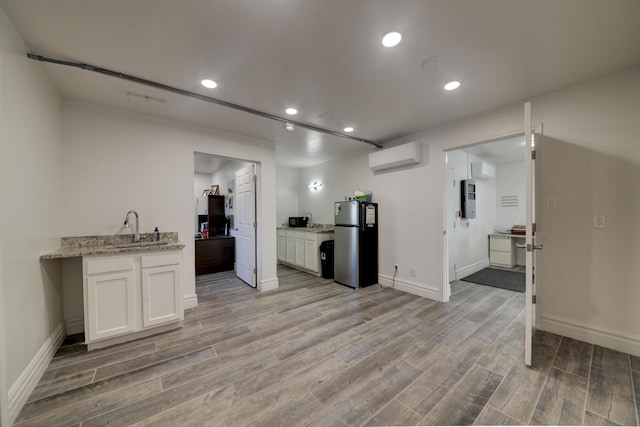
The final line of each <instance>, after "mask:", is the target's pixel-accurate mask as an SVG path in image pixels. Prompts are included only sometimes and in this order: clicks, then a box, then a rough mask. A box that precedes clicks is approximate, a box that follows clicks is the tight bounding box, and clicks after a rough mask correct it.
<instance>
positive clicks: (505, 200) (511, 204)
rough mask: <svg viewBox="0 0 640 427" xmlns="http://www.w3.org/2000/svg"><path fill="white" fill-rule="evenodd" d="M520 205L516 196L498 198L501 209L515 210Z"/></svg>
mask: <svg viewBox="0 0 640 427" xmlns="http://www.w3.org/2000/svg"><path fill="white" fill-rule="evenodd" d="M519 205H520V202H519V197H518V196H500V207H501V208H517V207H518V206H519Z"/></svg>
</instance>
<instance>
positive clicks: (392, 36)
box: [382, 31, 402, 47]
mask: <svg viewBox="0 0 640 427" xmlns="http://www.w3.org/2000/svg"><path fill="white" fill-rule="evenodd" d="M400 40H402V34H400V33H396V32H395V31H394V32H392V33H389V34H386V35H385V36H384V37H383V38H382V45H383V46H386V47H393V46H397V45H398V43H400Z"/></svg>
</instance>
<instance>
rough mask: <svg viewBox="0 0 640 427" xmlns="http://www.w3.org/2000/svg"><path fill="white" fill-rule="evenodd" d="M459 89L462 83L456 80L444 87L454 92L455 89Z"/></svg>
mask: <svg viewBox="0 0 640 427" xmlns="http://www.w3.org/2000/svg"><path fill="white" fill-rule="evenodd" d="M459 87H460V82H458V81H455V80H454V81H452V82H449V83H447V84H446V85H444V90H454V89H458V88H459Z"/></svg>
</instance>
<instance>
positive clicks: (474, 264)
mask: <svg viewBox="0 0 640 427" xmlns="http://www.w3.org/2000/svg"><path fill="white" fill-rule="evenodd" d="M480 161H484V160H483V159H481V158H479V157H478V156H476V155H473V154H469V153H467V152H465V151H462V150H454V151H449V152H447V167H449V168H452V169H454V171H455V172H454V177H455V180H456V187H455V189H454V191H456V192H457V194H456V195H455V196H454V199H455V200H456V206H457V210H461V209H462V204H461V196H460V181H461V180H463V179H469V178H471V163H473V162H480ZM492 165H493V164H492ZM475 181H476V196H477V197H476V217H475V218H473V219H465V218H457V219H455V220H454V221H455V224H456V226H455V229H454V230H453V239H452V240H453V242H452V243H453V245H454V250H455V264H456V265H455V271H456V278H457V279H461V278H463V277H465V276H468V275H469V274H472V273H475V272H476V271H479V270H482V269H483V268H485V267H487V266H488V265H489V251H488V235H489V234H491V233H493V231H494V228H495V223H496V180H495V178H494V179H487V180H482V179H476V180H475ZM448 188H449V187H448Z"/></svg>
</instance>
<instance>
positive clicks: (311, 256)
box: [304, 233, 320, 273]
mask: <svg viewBox="0 0 640 427" xmlns="http://www.w3.org/2000/svg"><path fill="white" fill-rule="evenodd" d="M306 234H307V235H308V236H307V238H305V239H304V268H306V269H307V270H311V271H313V272H316V273H317V272H318V271H320V269H319V268H318V258H319V255H318V247H317V246H318V244H317V242H318V241H317V239H316V236H314V234H315V233H306ZM309 237H310V238H309Z"/></svg>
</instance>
